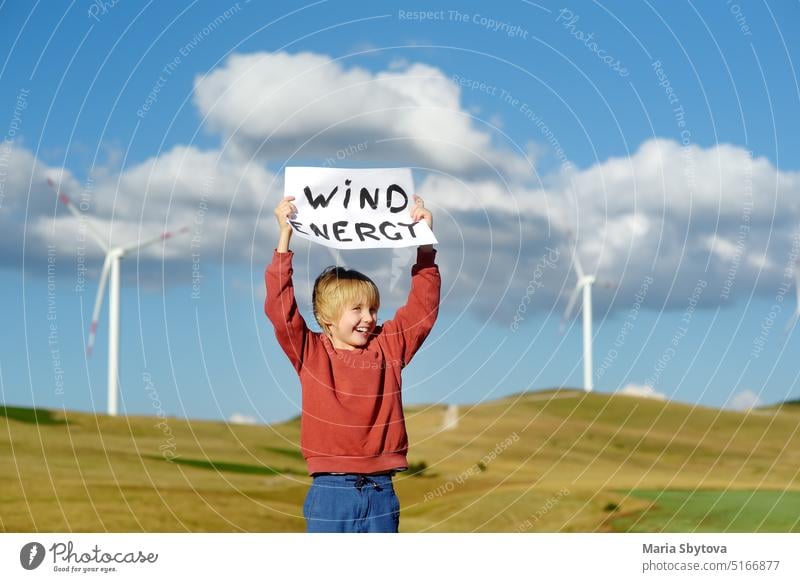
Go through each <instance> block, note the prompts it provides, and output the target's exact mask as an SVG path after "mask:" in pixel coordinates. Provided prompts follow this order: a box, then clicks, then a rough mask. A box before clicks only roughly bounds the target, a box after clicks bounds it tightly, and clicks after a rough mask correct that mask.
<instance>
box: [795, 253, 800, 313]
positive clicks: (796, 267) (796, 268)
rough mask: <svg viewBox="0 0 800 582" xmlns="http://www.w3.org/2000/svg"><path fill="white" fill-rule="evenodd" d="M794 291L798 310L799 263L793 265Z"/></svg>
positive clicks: (799, 309) (799, 287)
mask: <svg viewBox="0 0 800 582" xmlns="http://www.w3.org/2000/svg"><path fill="white" fill-rule="evenodd" d="M794 291H795V293H796V294H797V309H798V311H800V264H797V265H795V266H794Z"/></svg>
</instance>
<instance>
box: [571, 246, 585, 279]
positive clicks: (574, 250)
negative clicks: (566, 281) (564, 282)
mask: <svg viewBox="0 0 800 582" xmlns="http://www.w3.org/2000/svg"><path fill="white" fill-rule="evenodd" d="M572 264H573V265H574V266H575V272H576V273H577V274H578V279H581V278H583V266H582V265H581V261H580V259H578V245H577V243H576V244H575V246H574V247H573V248H572Z"/></svg>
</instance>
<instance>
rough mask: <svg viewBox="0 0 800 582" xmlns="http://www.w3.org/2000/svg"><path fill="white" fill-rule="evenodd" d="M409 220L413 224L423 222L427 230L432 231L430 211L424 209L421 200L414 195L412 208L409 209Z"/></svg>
mask: <svg viewBox="0 0 800 582" xmlns="http://www.w3.org/2000/svg"><path fill="white" fill-rule="evenodd" d="M411 218H412V219H413V220H414V222H417V221H418V220H424V221H425V222H427V223H428V228H430V229H431V230H433V215H432V214H431V211H430V210H428V209H427V208H425V202H423V200H422V198H420V197H419V196H417V195H416V194H414V206H412V207H411Z"/></svg>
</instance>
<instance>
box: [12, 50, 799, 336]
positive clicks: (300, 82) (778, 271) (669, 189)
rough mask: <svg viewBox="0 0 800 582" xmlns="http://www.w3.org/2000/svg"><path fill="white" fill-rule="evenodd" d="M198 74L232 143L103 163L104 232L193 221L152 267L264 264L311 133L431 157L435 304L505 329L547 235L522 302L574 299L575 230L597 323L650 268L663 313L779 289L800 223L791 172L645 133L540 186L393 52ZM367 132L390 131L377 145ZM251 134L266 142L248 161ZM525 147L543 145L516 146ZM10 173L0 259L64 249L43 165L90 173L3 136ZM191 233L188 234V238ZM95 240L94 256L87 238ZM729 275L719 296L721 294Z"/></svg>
mask: <svg viewBox="0 0 800 582" xmlns="http://www.w3.org/2000/svg"><path fill="white" fill-rule="evenodd" d="M196 87H197V92H196V96H195V98H196V101H197V104H198V107H199V108H200V110H201V113H203V114H207V115H208V121H209V124H210V127H211V128H213V129H215V130H216V131H218V132H220V134H221V137H222V138H223V139H227V138H232V140H233V141H232V142H227V141H226V142H225V143H226V146H225V149H211V150H200V149H199V148H197V147H195V146H191V145H178V146H175V147H173V148H172V149H170V150H167V151H165V152H162V153H160V154H159V155H157V156H153V157H151V158H149V159H147V160H144V161H142V162H140V163H137V164H136V165H134V166H131V167H128V168H125V169H123V171H122V173H119V172H114V171H111V170H106V171H103V169H101V171H99V172H97V175H96V176H95V182H94V184H93V187H92V192H91V197H90V206H89V208H88V214H89V215H90V216H91V220H92V221H93V222H94V223H95V224H96V225H97V228H98V229H100V231H101V232H102V233H103V236H105V237H110V238H111V239H112V240H113V242H114V243H115V244H117V243H122V242H127V241H129V240H136V239H139V238H144V237H149V236H151V235H152V234H154V233H159V232H161V230H163V229H164V228H167V229H173V228H178V227H181V226H184V225H186V226H189V227H190V228H191V230H192V233H191V234H190V235H189V236H186V237H184V238H182V239H177V240H174V241H170V242H169V243H168V244H167V245H166V246H164V247H163V249H162V246H161V245H155V246H153V247H150V248H149V249H148V250H147V252H146V253H145V254H144V255H143V256H142V257H141V258H142V260H143V262H144V266H145V267H146V266H147V265H148V264H150V266H151V267H152V266H154V265H157V266H159V267H160V262H161V261H162V260H170V261H173V260H174V261H181V260H183V261H188V260H189V257H190V254H191V252H192V251H195V250H199V252H200V253H201V256H202V260H203V261H204V262H205V265H207V264H209V263H220V262H222V261H223V260H224V261H230V262H235V263H239V264H247V263H248V262H250V261H253V262H255V263H256V264H258V265H259V270H260V269H261V267H262V263H263V262H264V261H266V260H268V259H269V256H270V251H271V249H272V245H273V244H274V237H275V234H276V233H275V225H274V223H275V221H274V218H273V217H272V209H273V207H274V204H275V202H276V201H277V200H278V198H279V197H280V195H281V192H282V177H281V176H280V175H278V176H276V175H275V173H274V172H272V171H270V170H269V169H267V162H269V163H283V162H285V161H286V160H287V159H292V158H293V156H296V155H298V154H297V146H298V145H300V144H301V143H302V142H303V141H305V140H306V139H308V138H313V139H312V140H311V141H310V142H309V144H307V146H303V151H302V155H304V156H306V160H307V161H308V160H310V163H316V164H322V163H323V162H324V158H325V157H326V156H328V155H330V154H331V152H332V151H335V148H343V147H346V146H347V145H350V144H352V143H360V142H363V141H369V142H370V143H371V144H372V145H371V146H370V147H368V148H367V150H366V152H365V153H366V155H367V158H357V156H358V155H359V154H356V156H354V157H353V158H352V160H351V159H350V158H348V159H347V160H343V162H344V161H353V164H354V165H357V164H361V163H363V162H365V161H366V162H368V161H370V160H372V161H375V160H381V162H382V163H386V161H387V160H391V161H392V163H394V164H397V165H400V164H406V163H412V162H413V160H414V159H416V160H417V161H420V160H427V161H426V162H425V163H424V165H425V166H427V167H434V168H439V169H440V170H441V169H444V170H446V172H450V173H449V174H448V173H440V172H438V171H433V172H423V171H418V172H417V175H416V179H417V191H418V192H419V193H420V194H421V195H422V196H423V198H425V200H426V202H427V205H428V206H429V207H430V208H432V209H433V211H434V217H435V219H434V226H435V232H436V235H437V237H438V238H439V240H440V253H439V257H438V259H439V263H440V265H441V268H442V273H443V276H444V284H445V293H446V295H445V301H446V302H447V304H448V306H449V307H450V308H452V309H455V310H465V311H470V312H472V313H473V314H476V315H477V316H478V317H480V318H489V317H491V318H492V319H494V320H495V321H497V322H499V323H500V324H509V323H510V322H511V320H512V318H513V315H514V313H515V311H516V309H517V308H518V306H519V303H520V300H521V299H522V298H523V297H524V296H525V293H526V291H525V289H526V286H527V285H528V284H529V281H530V280H531V278H532V276H533V272H534V270H535V268H536V263H537V261H538V260H539V259H540V257H542V256H544V255H546V254H547V251H546V247H550V248H558V249H560V250H561V251H562V252H561V257H562V259H561V260H560V261H559V262H558V264H557V265H556V266H555V267H554V268H548V269H546V270H545V272H544V276H543V278H542V279H541V280H540V282H541V283H542V284H543V285H544V287H543V288H542V289H537V292H536V293H535V295H534V296H532V297H531V303H530V306H529V308H530V310H531V311H534V310H538V311H550V310H552V311H554V312H555V313H560V312H561V311H563V308H564V305H563V301H564V296H565V293H568V292H569V290H571V289H572V287H573V286H574V273H572V272H571V271H570V265H569V260H568V258H569V254H570V253H569V248H570V242H569V238H568V236H567V233H568V231H571V232H572V234H573V236H574V237H575V239H576V240H577V242H578V247H579V253H580V258H581V262H582V263H583V265H584V268H585V269H586V270H587V271H589V272H595V271H596V272H597V276H598V281H603V282H611V283H613V284H614V285H613V286H610V287H608V288H604V287H603V286H601V285H597V286H596V287H595V289H594V312H595V315H596V317H598V318H601V317H603V316H604V315H605V313H606V312H607V311H609V310H622V311H627V310H628V309H630V306H631V305H633V304H634V302H635V301H636V300H635V296H636V294H637V293H638V292H639V290H640V288H641V285H642V281H643V280H645V278H647V277H653V279H654V282H653V284H651V285H650V287H649V290H648V293H647V296H646V298H645V300H644V304H643V307H651V308H655V309H659V310H660V309H679V310H683V309H685V308H686V307H687V301H688V298H689V297H690V296H691V294H692V290H693V289H694V287H695V286H696V285H697V282H698V281H699V280H701V279H702V280H705V281H707V283H708V284H707V287H705V288H704V291H703V293H702V296H701V297H700V301H699V307H700V308H702V307H708V306H716V305H723V306H724V305H726V304H727V303H731V304H732V303H733V302H734V301H735V300H736V298H737V297H741V296H749V295H750V293H751V291H753V290H755V292H756V294H765V295H767V296H769V295H772V296H774V293H775V289H776V288H777V287H778V285H779V284H780V282H781V281H782V277H783V269H784V267H786V265H787V259H788V256H789V251H790V249H791V246H792V240H793V238H792V237H793V236H794V235H795V232H796V231H795V229H796V228H797V226H796V225H797V224H798V219H800V195H798V194H800V172H792V171H779V170H778V169H777V168H775V166H774V165H772V164H771V163H770V162H769V161H768V160H766V159H764V158H751V156H750V155H749V154H748V152H747V150H745V149H744V148H741V147H737V146H732V145H728V144H720V145H717V146H712V147H706V148H703V147H699V146H694V145H693V146H691V147H690V148H683V147H682V146H681V145H680V144H679V143H677V142H675V141H672V140H667V139H650V140H647V141H645V142H644V143H642V144H641V145H640V146H639V147H638V149H636V151H634V152H632V153H631V155H630V156H629V157H613V158H609V159H606V160H601V161H598V162H597V163H595V164H593V165H591V166H590V167H587V168H583V169H580V168H572V169H571V170H565V171H560V172H555V173H553V174H550V175H546V176H542V177H541V182H539V183H533V181H532V180H530V179H528V178H527V177H523V176H522V173H521V172H520V171H519V170H520V168H522V167H523V166H525V175H526V176H527V172H528V170H527V166H526V163H525V162H524V160H522V158H520V157H519V156H515V155H510V154H509V153H508V152H505V151H503V150H502V149H500V148H498V147H497V146H496V145H495V144H493V143H492V140H491V139H490V136H489V134H488V133H486V131H485V127H484V126H482V125H480V121H479V120H473V119H470V118H469V117H468V116H467V115H465V107H464V106H463V105H462V103H461V95H460V89H459V87H458V86H457V84H455V83H453V82H452V81H451V80H450V79H449V78H448V77H447V76H446V75H445V74H444V73H443V72H442V71H440V70H439V69H436V68H433V67H430V66H428V65H424V64H419V63H407V62H401V63H396V64H395V65H393V66H392V67H390V68H389V69H388V70H386V71H381V72H370V71H367V70H366V69H362V68H358V67H352V66H346V65H345V64H342V63H340V62H337V61H331V59H330V58H328V57H326V56H324V55H318V54H311V53H300V54H294V55H291V54H286V53H276V54H251V55H233V56H232V57H231V58H230V59H229V60H228V61H226V63H225V64H224V65H223V66H221V67H220V68H218V69H215V70H212V71H211V72H210V73H209V74H208V75H206V76H205V77H203V78H200V79H197V81H196ZM287 95H288V96H287ZM319 98H321V99H319ZM318 99H319V100H318ZM301 110H302V113H301V114H300V113H298V111H301ZM487 115H491V112H489V113H488V114H487ZM340 122H341V123H340ZM320 131H321V132H322V133H321V134H320V135H319V136H317V137H314V136H315V135H316V134H317V133H318V132H320ZM400 138H408V139H400ZM265 140H266V141H265ZM376 140H388V141H384V142H382V145H380V147H378V144H377V142H376ZM443 140H444V141H443ZM446 142H452V143H455V144H457V145H458V146H459V147H458V148H455V149H454V147H453V145H452V144H451V145H447V144H446ZM231 144H232V145H231ZM262 145H263V146H264V147H263V149H262V153H263V156H258V157H256V158H252V161H251V157H252V154H254V152H255V149H254V148H255V147H260V146H262ZM372 146H375V147H372ZM462 146H463V147H462ZM330 148H334V149H333V150H331V149H330ZM385 148H389V149H385ZM391 148H394V149H391ZM526 150H527V151H532V152H533V151H537V148H536V147H535V145H531V144H526ZM476 153H477V154H479V156H483V157H484V158H486V159H488V160H490V161H493V163H497V164H505V165H504V166H503V168H504V169H505V170H507V171H506V174H507V175H505V176H492V175H490V174H487V173H485V172H484V173H481V172H479V170H480V169H481V163H477V162H476V160H477V159H478V158H476V157H475V154H476ZM242 154H247V155H246V156H245V157H242ZM337 161H338V160H337ZM420 163H421V162H420ZM520 163H522V166H519V164H520ZM340 165H341V164H340ZM12 168H13V170H14V171H9V172H8V178H7V182H6V185H5V186H6V189H5V191H6V197H5V199H4V201H3V204H4V205H3V209H4V210H5V211H6V212H4V213H0V243H2V244H0V261H2V262H3V263H5V264H18V262H19V252H20V248H21V241H22V238H23V237H22V232H23V228H27V234H26V236H27V239H26V254H27V255H28V257H27V258H36V257H38V258H40V259H41V258H42V257H44V256H45V254H46V244H47V243H48V242H51V241H52V242H55V244H57V246H58V248H59V249H60V250H61V251H62V252H63V253H65V254H73V255H74V254H75V252H76V249H77V246H78V244H77V243H78V241H77V234H78V224H77V221H76V220H75V219H74V218H73V217H72V216H70V215H69V214H68V213H66V212H65V211H64V209H63V208H58V209H57V206H58V205H57V204H56V203H55V197H54V196H53V193H52V192H51V191H50V190H49V189H48V188H47V186H46V185H45V178H46V177H47V176H52V177H59V176H61V177H62V180H63V183H64V184H65V188H66V189H67V191H68V192H70V193H71V195H72V196H73V197H74V198H78V197H79V196H80V193H81V189H82V186H83V185H82V184H81V183H80V182H79V181H78V180H76V179H75V177H74V176H73V175H72V174H71V173H70V172H69V171H67V170H62V169H61V168H55V167H48V166H46V165H45V164H42V163H40V162H39V161H37V160H36V159H35V158H34V156H33V155H32V154H31V152H29V151H28V150H26V149H24V148H21V147H17V148H15V149H14V150H13V155H12V157H11V159H10V161H9V169H10V170H11V169H12ZM503 178H505V179H503ZM26 198H27V200H26ZM750 202H751V203H752V204H751V205H750V206H748V204H749V203H750ZM54 217H55V218H54ZM742 227H746V228H744V229H743V228H742ZM743 233H744V234H743ZM193 237H199V238H198V239H197V240H198V241H199V245H200V246H199V247H198V248H196V249H195V248H191V243H192V239H193ZM294 248H295V250H296V251H297V252H298V254H300V255H303V261H304V262H303V268H302V271H300V270H299V271H298V275H301V276H298V281H297V282H296V284H297V288H298V292H299V294H300V295H301V299H302V300H304V301H307V300H308V293H307V290H308V288H309V286H310V282H311V281H313V278H314V277H315V276H316V273H317V272H319V270H321V269H322V268H323V267H324V266H325V265H327V264H329V263H330V262H331V258H330V255H329V254H328V251H327V250H324V249H322V248H321V247H316V246H314V247H310V246H308V245H307V243H304V242H303V241H297V242H296V243H294ZM86 253H87V257H88V258H89V259H93V260H96V261H97V260H99V259H100V252H99V251H98V250H96V249H95V247H94V245H93V244H91V241H89V242H88V243H87V244H86ZM343 257H344V260H345V261H347V262H348V263H350V264H353V266H355V267H356V268H361V269H363V270H364V271H365V272H367V273H369V274H370V275H371V276H373V278H374V279H375V280H376V282H377V283H378V284H379V285H380V286H381V288H382V289H384V288H387V289H389V290H390V292H391V293H394V295H395V296H394V297H392V296H391V295H390V296H389V297H387V299H395V300H399V299H401V298H402V297H403V296H404V293H405V290H406V289H407V278H406V277H405V276H404V275H402V274H401V275H400V276H399V277H398V273H397V272H396V271H397V269H395V272H392V268H391V264H390V263H391V262H390V261H387V260H386V255H385V253H382V252H380V251H374V252H372V251H371V252H359V253H352V254H344V255H343ZM158 272H159V273H160V268H159V269H158ZM177 272H182V273H184V274H185V276H186V277H188V276H189V275H190V274H191V271H190V269H178V270H177ZM301 278H302V280H300V279H301ZM257 279H260V276H259V277H258V278H257ZM398 282H399V284H398ZM723 285H727V290H728V291H729V293H725V294H723V293H722V292H721V291H722V286H723ZM565 290H566V291H565ZM256 295H259V294H258V293H256ZM387 305H388V304H387ZM523 325H524V324H523Z"/></svg>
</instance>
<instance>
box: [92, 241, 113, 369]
mask: <svg viewBox="0 0 800 582" xmlns="http://www.w3.org/2000/svg"><path fill="white" fill-rule="evenodd" d="M110 267H111V260H110V258H109V255H106V260H105V261H104V262H103V271H102V273H100V282H99V285H98V287H97V296H96V297H95V298H94V310H93V311H92V325H91V327H89V341H88V342H86V355H87V356H89V357H91V355H92V349H93V348H94V338H95V336H96V335H97V321H98V320H99V319H100V309H101V308H102V307H103V297H105V296H106V293H105V291H106V281H108V271H109V268H110Z"/></svg>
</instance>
